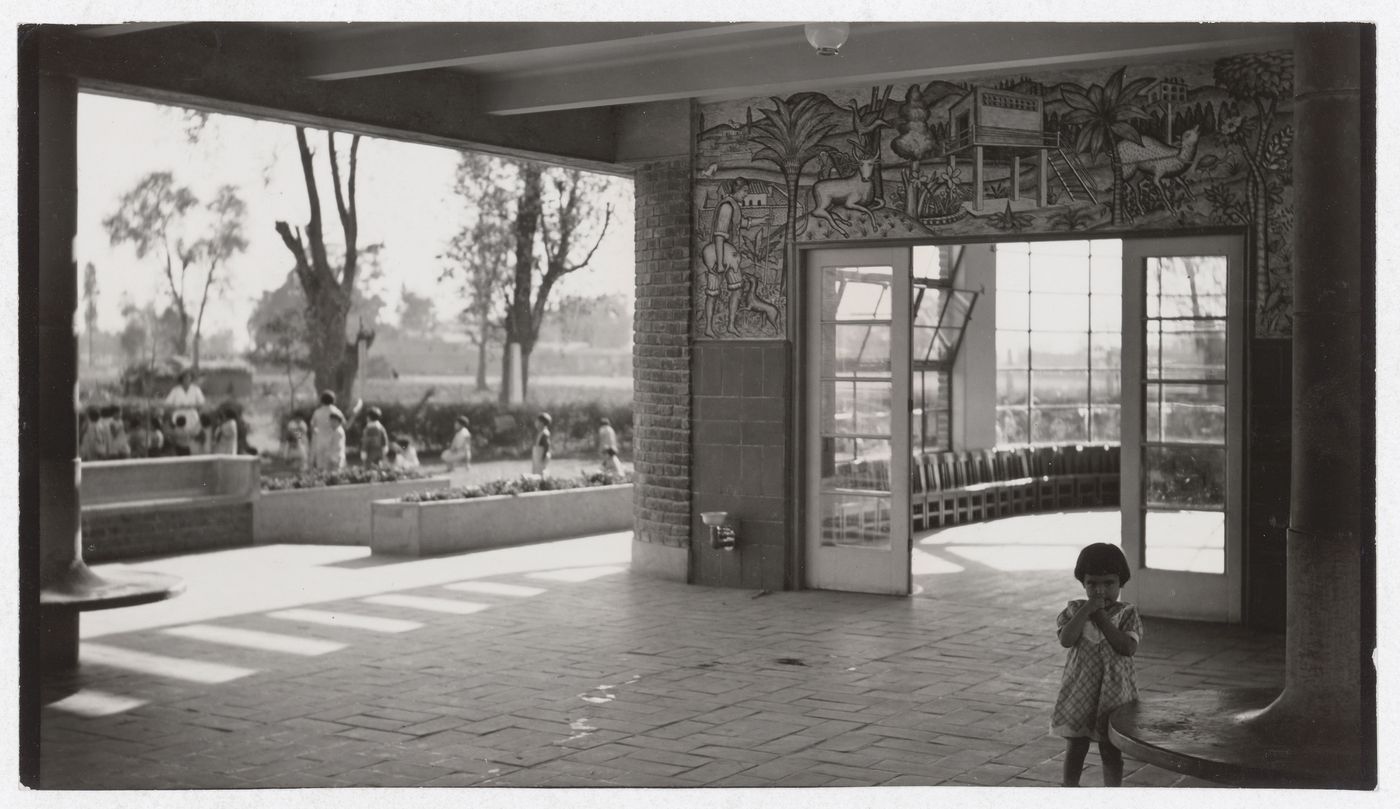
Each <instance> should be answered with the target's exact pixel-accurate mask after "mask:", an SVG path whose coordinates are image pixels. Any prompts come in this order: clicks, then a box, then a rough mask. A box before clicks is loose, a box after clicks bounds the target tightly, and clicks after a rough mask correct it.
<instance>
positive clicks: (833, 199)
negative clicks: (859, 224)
mask: <svg viewBox="0 0 1400 809" xmlns="http://www.w3.org/2000/svg"><path fill="white" fill-rule="evenodd" d="M850 143H851V144H852V145H855V146H856V147H857V151H856V158H857V159H858V160H859V161H860V166H859V167H858V168H857V169H856V171H855V173H853V174H848V175H846V176H845V177H832V178H829V179H826V180H818V181H817V182H816V183H814V184H813V185H812V211H811V213H810V214H809V215H810V216H812V217H815V218H817V219H821V220H823V221H825V222H826V223H827V224H828V225H830V226H831V229H832V230H834V231H836V232H837V233H839V234H841V235H842V236H846V235H848V234H847V233H846V228H845V227H844V226H845V225H849V224H851V220H850V219H847V218H846V217H845V216H842V215H841V214H840V213H838V212H837V210H833V207H832V206H836V208H837V209H839V210H841V211H857V212H859V213H863V214H865V216H866V218H868V219H869V220H870V221H871V223H872V224H873V223H874V222H875V215H874V214H873V213H871V212H870V209H869V208H867V207H866V205H868V204H869V203H870V201H871V198H872V197H874V185H875V183H874V179H873V178H874V176H875V164H876V163H878V162H879V159H880V158H879V155H873V154H865V153H863V152H861V151H860V150H859V147H860V144H858V143H856V142H855V141H854V140H853V141H850Z"/></svg>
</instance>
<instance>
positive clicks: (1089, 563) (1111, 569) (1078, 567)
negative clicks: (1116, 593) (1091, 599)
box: [1074, 542, 1133, 585]
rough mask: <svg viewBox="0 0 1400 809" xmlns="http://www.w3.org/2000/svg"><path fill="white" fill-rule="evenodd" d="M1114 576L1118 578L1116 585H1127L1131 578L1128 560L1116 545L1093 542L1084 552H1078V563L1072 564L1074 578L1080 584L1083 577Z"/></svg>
mask: <svg viewBox="0 0 1400 809" xmlns="http://www.w3.org/2000/svg"><path fill="white" fill-rule="evenodd" d="M1110 574H1114V575H1117V576H1118V584H1119V585H1124V584H1127V583H1128V579H1130V578H1132V576H1133V574H1132V571H1130V570H1128V559H1127V557H1126V556H1124V555H1123V552H1122V551H1121V550H1119V549H1118V546H1117V545H1110V544H1108V543H1107V542H1095V543H1094V544H1092V545H1086V546H1085V547H1084V550H1082V551H1080V552H1079V561H1078V562H1075V563H1074V577H1075V578H1076V579H1078V580H1079V582H1080V583H1081V584H1083V583H1084V577H1085V576H1107V575H1110Z"/></svg>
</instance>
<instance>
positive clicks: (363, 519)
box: [253, 477, 451, 547]
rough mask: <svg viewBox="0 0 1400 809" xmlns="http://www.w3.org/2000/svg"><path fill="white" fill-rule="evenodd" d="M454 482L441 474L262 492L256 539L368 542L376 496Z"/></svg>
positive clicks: (262, 541)
mask: <svg viewBox="0 0 1400 809" xmlns="http://www.w3.org/2000/svg"><path fill="white" fill-rule="evenodd" d="M450 483H451V481H450V479H448V478H446V477H436V478H422V479H418V480H398V481H386V482H380V483H360V484H353V485H348V486H320V487H317V488H310V489H283V490H281V491H270V492H263V493H262V494H261V496H259V497H258V499H257V502H256V503H255V505H254V507H253V537H254V541H255V542H256V543H257V544H259V545H267V544H272V543H287V544H297V545H360V546H365V547H368V546H369V544H370V536H371V533H372V532H371V530H370V526H371V522H370V520H371V514H370V503H371V502H372V501H375V500H383V499H386V498H398V497H402V496H403V495H405V494H408V493H409V492H418V491H425V490H432V489H445V488H447V487H448V485H450Z"/></svg>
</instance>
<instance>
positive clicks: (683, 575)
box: [632, 535, 690, 584]
mask: <svg viewBox="0 0 1400 809" xmlns="http://www.w3.org/2000/svg"><path fill="white" fill-rule="evenodd" d="M632 572H633V573H637V574H640V575H642V576H649V577H651V578H654V579H665V580H667V581H675V582H680V583H682V584H684V583H686V582H687V581H689V578H690V553H689V551H687V550H686V549H685V548H673V547H671V546H670V545H661V544H658V543H655V542H643V541H641V540H639V539H637V537H636V536H635V535H634V536H633V537H632Z"/></svg>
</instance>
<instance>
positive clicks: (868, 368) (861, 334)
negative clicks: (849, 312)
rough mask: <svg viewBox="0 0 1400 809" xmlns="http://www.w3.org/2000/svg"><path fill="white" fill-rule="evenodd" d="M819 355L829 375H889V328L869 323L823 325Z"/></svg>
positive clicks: (824, 370) (825, 373)
mask: <svg viewBox="0 0 1400 809" xmlns="http://www.w3.org/2000/svg"><path fill="white" fill-rule="evenodd" d="M822 356H823V357H824V358H825V359H827V360H828V361H829V362H830V363H831V367H830V369H823V373H824V375H829V376H889V375H890V328H889V326H876V325H871V324H864V323H862V324H853V325H841V324H830V325H824V326H822Z"/></svg>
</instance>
